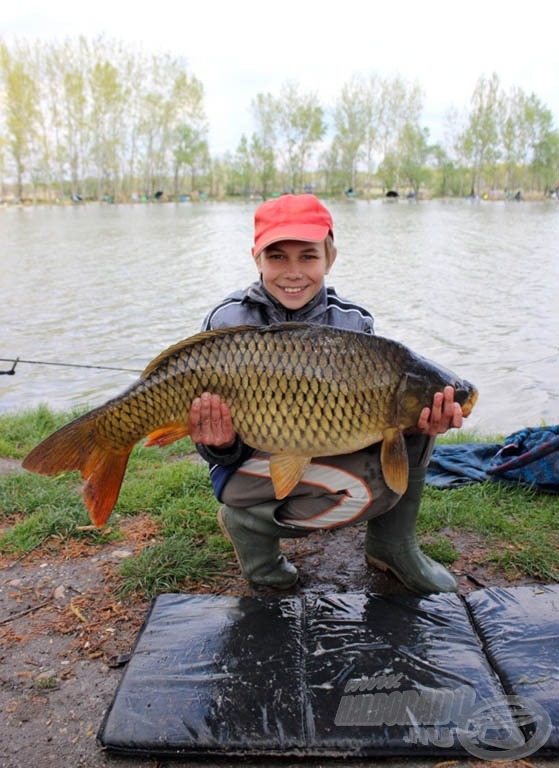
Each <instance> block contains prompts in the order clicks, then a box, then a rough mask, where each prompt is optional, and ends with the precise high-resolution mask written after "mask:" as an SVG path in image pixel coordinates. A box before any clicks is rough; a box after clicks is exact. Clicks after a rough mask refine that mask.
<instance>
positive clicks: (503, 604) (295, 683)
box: [98, 585, 559, 759]
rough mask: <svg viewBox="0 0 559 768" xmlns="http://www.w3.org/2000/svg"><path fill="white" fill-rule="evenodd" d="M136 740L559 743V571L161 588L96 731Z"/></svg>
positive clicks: (141, 744)
mask: <svg viewBox="0 0 559 768" xmlns="http://www.w3.org/2000/svg"><path fill="white" fill-rule="evenodd" d="M98 741H99V743H100V745H101V746H103V747H105V748H106V749H108V750H111V751H114V752H117V753H125V754H135V755H141V754H144V755H148V754H149V755H153V756H170V755H177V756H178V755H189V756H200V757H204V756H209V755H213V756H217V755H221V756H232V755H245V756H249V755H252V756H263V755H276V754H282V755H292V756H293V755H299V756H301V755H306V756H312V755H315V756H338V755H348V754H350V755H355V756H358V755H367V756H393V755H407V754H413V755H425V756H427V755H436V756H437V757H442V756H446V755H449V756H452V755H464V754H472V755H475V756H477V757H482V758H487V757H488V756H490V755H491V754H497V755H498V756H501V759H515V758H519V757H523V756H525V755H527V754H533V753H534V752H535V751H538V752H539V753H540V754H542V755H545V754H550V753H551V754H555V753H556V752H557V751H559V586H558V585H553V586H545V587H539V586H538V587H521V588H514V589H487V590H483V591H480V592H475V593H472V594H471V595H468V596H467V597H465V598H462V597H459V596H457V595H445V594H441V595H431V596H426V597H418V596H406V595H382V596H381V595H377V594H361V593H356V594H344V593H340V594H337V593H336V594H328V595H321V596H315V595H307V596H302V597H296V596H284V597H263V598H237V597H227V596H213V595H184V594H170V595H161V596H160V597H158V598H156V599H155V600H154V602H153V603H152V606H151V610H150V613H149V616H148V617H147V619H146V622H145V624H144V626H143V627H142V629H141V631H140V633H139V636H138V639H137V641H136V646H135V648H134V652H133V654H132V657H131V659H130V662H129V664H128V666H127V669H126V670H125V673H124V675H123V677H122V680H121V683H120V685H119V687H118V690H117V692H116V694H115V697H114V699H113V702H112V704H111V706H110V708H109V710H108V711H107V713H106V715H105V718H104V720H103V723H102V725H101V727H100V730H99V733H98Z"/></svg>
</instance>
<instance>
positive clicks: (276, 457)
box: [270, 453, 312, 499]
mask: <svg viewBox="0 0 559 768" xmlns="http://www.w3.org/2000/svg"><path fill="white" fill-rule="evenodd" d="M311 458H312V456H292V455H290V454H288V453H275V454H273V455H272V456H270V477H271V478H272V483H273V484H274V491H275V494H276V499H285V497H286V496H289V494H290V493H291V491H292V490H293V489H294V488H295V486H296V485H297V483H298V482H299V481H300V480H301V478H302V476H303V472H304V471H305V469H306V468H307V467H308V466H309V464H310V463H311Z"/></svg>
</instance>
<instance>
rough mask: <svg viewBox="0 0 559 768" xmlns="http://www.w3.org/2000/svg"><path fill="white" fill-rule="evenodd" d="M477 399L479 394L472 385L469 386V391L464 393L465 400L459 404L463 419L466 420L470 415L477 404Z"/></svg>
mask: <svg viewBox="0 0 559 768" xmlns="http://www.w3.org/2000/svg"><path fill="white" fill-rule="evenodd" d="M478 397H479V392H478V391H477V389H476V388H475V387H474V386H473V385H470V390H469V391H468V390H467V391H466V399H465V400H464V402H463V403H461V406H462V416H464V418H467V417H468V416H469V415H470V413H471V412H472V410H473V408H474V405H475V404H476V403H477V399H478Z"/></svg>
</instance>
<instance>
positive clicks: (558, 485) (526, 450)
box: [487, 425, 559, 493]
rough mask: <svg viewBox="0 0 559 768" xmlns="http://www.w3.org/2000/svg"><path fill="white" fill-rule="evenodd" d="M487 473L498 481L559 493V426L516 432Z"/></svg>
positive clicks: (493, 460)
mask: <svg viewBox="0 0 559 768" xmlns="http://www.w3.org/2000/svg"><path fill="white" fill-rule="evenodd" d="M487 474H488V475H489V476H490V477H491V478H493V479H495V480H508V481H510V482H516V483H521V484H522V485H529V486H532V487H533V488H535V489H536V490H538V491H544V492H546V493H559V425H555V426H552V427H531V428H530V427H527V428H525V429H521V430H519V431H518V432H513V434H512V435H509V436H508V437H507V438H506V439H505V442H504V445H503V447H502V448H501V449H500V450H499V451H497V453H496V454H495V456H493V458H492V459H491V460H490V461H489V462H488V465H487Z"/></svg>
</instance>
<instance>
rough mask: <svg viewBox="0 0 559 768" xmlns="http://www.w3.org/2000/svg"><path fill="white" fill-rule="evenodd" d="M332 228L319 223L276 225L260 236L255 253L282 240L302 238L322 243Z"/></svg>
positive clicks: (310, 241)
mask: <svg viewBox="0 0 559 768" xmlns="http://www.w3.org/2000/svg"><path fill="white" fill-rule="evenodd" d="M329 232H330V228H329V227H327V226H324V225H318V224H297V225H296V226H294V225H293V224H286V225H284V226H279V227H274V229H273V230H270V231H269V232H266V233H265V234H263V235H261V237H259V238H258V240H257V242H256V243H255V244H254V248H253V254H254V255H255V256H258V254H259V253H261V252H262V251H263V250H264V248H267V247H268V246H269V245H272V243H279V242H280V241H281V240H302V241H303V242H306V243H320V242H322V241H323V240H324V239H325V238H326V236H327V235H328V233H329Z"/></svg>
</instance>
